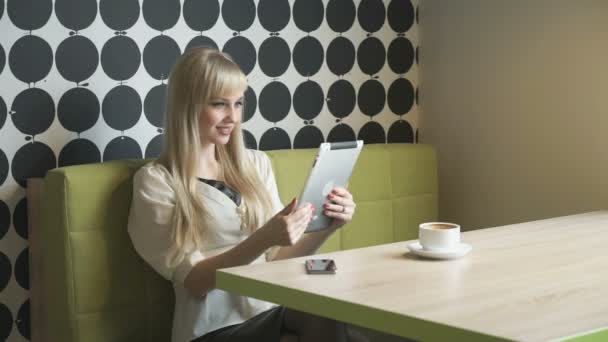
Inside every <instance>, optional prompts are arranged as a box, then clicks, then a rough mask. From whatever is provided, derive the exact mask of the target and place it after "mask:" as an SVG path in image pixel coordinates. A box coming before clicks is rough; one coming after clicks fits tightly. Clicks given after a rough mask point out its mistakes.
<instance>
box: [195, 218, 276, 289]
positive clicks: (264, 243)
mask: <svg viewBox="0 0 608 342" xmlns="http://www.w3.org/2000/svg"><path fill="white" fill-rule="evenodd" d="M270 247H271V246H270V245H269V243H268V239H267V238H266V237H265V236H264V233H263V231H260V230H257V231H255V232H254V233H253V234H251V235H250V236H249V237H248V238H247V239H245V240H243V241H242V242H241V243H239V244H238V245H236V246H234V247H233V248H231V249H229V250H227V251H225V252H223V253H221V254H218V255H215V256H212V257H210V258H206V259H203V260H201V261H200V262H199V263H197V264H196V265H195V266H194V267H193V268H192V270H191V271H190V273H188V275H187V276H186V279H185V280H184V287H185V288H187V289H188V290H189V291H190V292H191V293H192V294H193V295H194V296H197V297H200V296H204V295H206V294H207V292H209V291H211V290H212V289H213V288H215V271H216V270H218V269H220V268H226V267H234V266H241V265H247V264H250V263H251V262H253V261H254V260H255V259H257V258H258V257H259V256H260V255H262V254H263V253H264V252H265V251H266V250H267V249H268V248H270Z"/></svg>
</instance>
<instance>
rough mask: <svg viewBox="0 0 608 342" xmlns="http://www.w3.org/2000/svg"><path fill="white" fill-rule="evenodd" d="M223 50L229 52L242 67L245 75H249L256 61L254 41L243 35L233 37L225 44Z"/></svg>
mask: <svg viewBox="0 0 608 342" xmlns="http://www.w3.org/2000/svg"><path fill="white" fill-rule="evenodd" d="M222 51H223V52H225V53H227V54H229V55H230V56H231V57H232V59H234V61H235V62H236V64H238V65H239V66H240V67H241V70H243V72H244V73H245V75H249V73H250V72H251V70H253V67H254V66H255V62H256V51H255V47H254V46H253V43H251V41H249V39H247V38H245V37H243V36H236V37H234V38H231V39H230V40H228V41H227V42H226V44H224V48H223V49H222Z"/></svg>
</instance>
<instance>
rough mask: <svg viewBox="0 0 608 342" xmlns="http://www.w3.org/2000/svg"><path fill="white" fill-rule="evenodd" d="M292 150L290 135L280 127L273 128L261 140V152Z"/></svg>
mask: <svg viewBox="0 0 608 342" xmlns="http://www.w3.org/2000/svg"><path fill="white" fill-rule="evenodd" d="M290 148H291V139H289V134H287V132H285V131H284V130H282V129H281V128H279V127H272V128H270V129H269V130H267V131H266V132H264V134H262V137H261V138H260V150H262V151H270V150H285V149H290Z"/></svg>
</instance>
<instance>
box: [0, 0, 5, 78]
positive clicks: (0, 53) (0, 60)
mask: <svg viewBox="0 0 608 342" xmlns="http://www.w3.org/2000/svg"><path fill="white" fill-rule="evenodd" d="M0 1H1V0H0ZM4 65H6V53H5V52H4V48H3V47H2V45H0V74H2V71H4Z"/></svg>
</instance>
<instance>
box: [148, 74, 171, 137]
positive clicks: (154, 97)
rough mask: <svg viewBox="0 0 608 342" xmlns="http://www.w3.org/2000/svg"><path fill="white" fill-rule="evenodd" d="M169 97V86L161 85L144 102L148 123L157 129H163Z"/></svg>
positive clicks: (150, 92)
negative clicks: (167, 97) (167, 98)
mask: <svg viewBox="0 0 608 342" xmlns="http://www.w3.org/2000/svg"><path fill="white" fill-rule="evenodd" d="M166 96H167V85H166V84H159V85H157V86H155V87H153V88H152V89H150V91H149V92H148V94H147V95H146V98H145V100H144V114H145V115H146V119H148V122H150V124H152V125H153V126H156V127H159V128H160V127H163V121H164V112H165V104H166Z"/></svg>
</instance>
